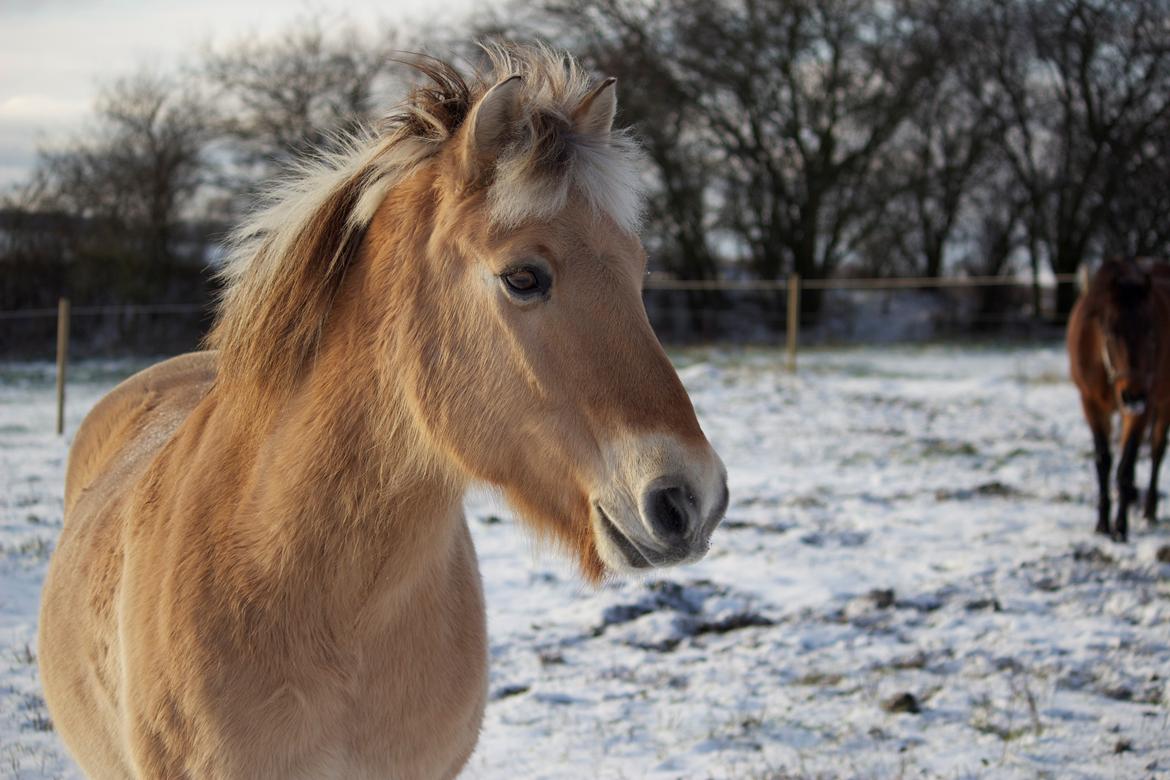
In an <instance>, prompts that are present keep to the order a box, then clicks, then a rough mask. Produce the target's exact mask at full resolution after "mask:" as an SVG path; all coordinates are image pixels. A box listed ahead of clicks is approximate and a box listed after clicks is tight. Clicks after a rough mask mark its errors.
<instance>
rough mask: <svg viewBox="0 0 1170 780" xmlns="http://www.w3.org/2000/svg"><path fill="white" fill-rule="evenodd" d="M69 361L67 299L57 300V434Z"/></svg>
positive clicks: (60, 429) (61, 427) (61, 423)
mask: <svg viewBox="0 0 1170 780" xmlns="http://www.w3.org/2000/svg"><path fill="white" fill-rule="evenodd" d="M68 361H69V299H68V298H60V299H58V300H57V435H58V436H60V435H61V434H63V433H65V370H66V364H67V363H68Z"/></svg>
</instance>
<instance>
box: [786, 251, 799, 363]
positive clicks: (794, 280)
mask: <svg viewBox="0 0 1170 780" xmlns="http://www.w3.org/2000/svg"><path fill="white" fill-rule="evenodd" d="M787 287H788V370H789V371H792V372H793V373H795V372H796V343H797V338H798V336H799V331H800V274H797V273H794V274H791V275H789V277H788V285H787Z"/></svg>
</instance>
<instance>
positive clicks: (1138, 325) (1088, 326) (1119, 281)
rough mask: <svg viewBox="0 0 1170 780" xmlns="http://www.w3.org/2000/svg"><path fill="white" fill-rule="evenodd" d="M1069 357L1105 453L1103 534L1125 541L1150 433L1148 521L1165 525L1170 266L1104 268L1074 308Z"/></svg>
mask: <svg viewBox="0 0 1170 780" xmlns="http://www.w3.org/2000/svg"><path fill="white" fill-rule="evenodd" d="M1068 354H1069V362H1070V368H1071V372H1072V378H1073V382H1075V383H1076V386H1077V389H1078V390H1080V392H1081V405H1082V407H1083V408H1084V412H1085V419H1086V420H1088V421H1089V428H1090V429H1092V431H1093V446H1094V448H1095V450H1096V453H1097V455H1096V460H1097V482H1098V489H1099V491H1100V492H1099V497H1098V503H1097V533H1101V534H1107V535H1111V536H1112V537H1113V538H1114V539H1115V540H1117V541H1125V540H1126V538H1127V537H1128V533H1129V519H1128V513H1129V505H1130V504H1131V503H1133V502H1134V501H1136V500H1137V489H1136V488H1135V487H1134V477H1133V472H1134V463H1135V462H1136V460H1137V454H1138V448H1139V447H1140V446H1141V442H1142V439H1143V438H1144V437H1145V433H1146V431H1147V429H1148V430H1150V431H1151V447H1150V449H1151V455H1152V462H1151V472H1150V489H1149V491H1148V492H1147V493H1146V504H1145V516H1146V519H1147V520H1148V521H1149V522H1150V524H1151V525H1152V524H1154V523H1156V522H1157V517H1158V515H1157V512H1158V469H1159V467H1160V466H1161V465H1162V456H1163V455H1165V454H1166V431H1167V427H1168V426H1170V266H1167V265H1166V264H1164V263H1155V262H1152V261H1148V260H1142V261H1138V260H1126V261H1122V260H1107V261H1106V262H1105V263H1104V264H1102V266H1101V268H1100V269H1098V271H1097V273H1096V274H1094V276H1093V278H1092V281H1091V282H1090V284H1089V287H1088V289H1087V290H1086V291H1085V293H1084V294H1083V295H1082V296H1081V299H1080V300H1079V301H1077V304H1076V306H1074V307H1073V311H1072V315H1071V317H1070V318H1069V323H1068ZM1118 409H1120V410H1121V461H1120V462H1119V463H1118V466H1117V491H1118V496H1117V519H1116V521H1115V523H1114V525H1113V527H1112V528H1110V526H1109V509H1110V507H1109V472H1110V470H1111V468H1112V464H1113V458H1112V455H1111V454H1110V451H1109V439H1110V435H1111V428H1112V417H1113V413H1114V412H1115V411H1117V410H1118Z"/></svg>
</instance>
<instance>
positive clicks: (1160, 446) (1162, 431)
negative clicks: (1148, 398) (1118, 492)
mask: <svg viewBox="0 0 1170 780" xmlns="http://www.w3.org/2000/svg"><path fill="white" fill-rule="evenodd" d="M1168 428H1170V419H1166V418H1164V417H1159V418H1158V420H1157V421H1156V422H1154V435H1153V439H1152V441H1151V442H1150V490H1149V492H1147V493H1146V511H1145V513H1144V514H1145V516H1146V520H1147V521H1148V522H1149V524H1150V525H1155V524H1156V523H1157V522H1158V469H1159V468H1160V467H1161V466H1162V456H1163V455H1165V454H1166V432H1167V429H1168Z"/></svg>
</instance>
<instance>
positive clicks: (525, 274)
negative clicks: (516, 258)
mask: <svg viewBox="0 0 1170 780" xmlns="http://www.w3.org/2000/svg"><path fill="white" fill-rule="evenodd" d="M504 281H505V282H506V283H507V284H508V286H509V287H511V288H512V289H513V290H515V291H516V292H529V291H531V290H535V289H536V288H537V287H539V286H540V281H539V280H538V279H537V278H536V274H534V273H532V271H530V270H528V269H527V268H522V269H521V270H519V271H512V272H511V273H510V274H508V275H506V276H505V277H504Z"/></svg>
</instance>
